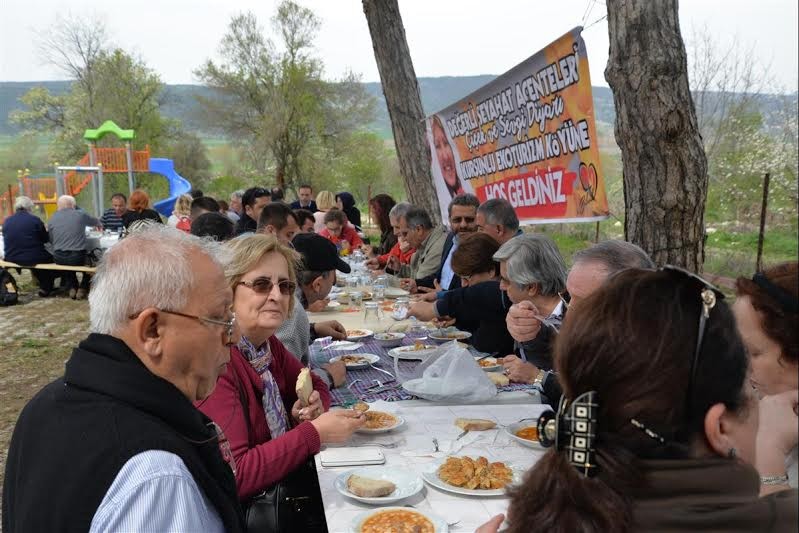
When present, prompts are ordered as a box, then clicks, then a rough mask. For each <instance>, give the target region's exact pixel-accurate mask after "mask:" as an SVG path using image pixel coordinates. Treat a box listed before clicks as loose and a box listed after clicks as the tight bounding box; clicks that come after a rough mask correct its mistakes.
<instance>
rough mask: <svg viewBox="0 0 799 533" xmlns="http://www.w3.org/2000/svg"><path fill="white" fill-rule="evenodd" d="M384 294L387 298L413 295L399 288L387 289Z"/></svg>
mask: <svg viewBox="0 0 799 533" xmlns="http://www.w3.org/2000/svg"><path fill="white" fill-rule="evenodd" d="M383 294H384V295H385V297H386V298H402V297H403V296H409V295H410V294H411V293H409V292H408V291H406V290H405V289H400V288H399V287H386V292H384V293H383Z"/></svg>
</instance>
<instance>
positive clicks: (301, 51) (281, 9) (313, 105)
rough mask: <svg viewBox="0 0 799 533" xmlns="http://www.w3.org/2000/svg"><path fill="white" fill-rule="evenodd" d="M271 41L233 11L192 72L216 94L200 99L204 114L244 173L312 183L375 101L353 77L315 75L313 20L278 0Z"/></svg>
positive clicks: (318, 68) (318, 70)
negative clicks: (208, 56) (215, 49)
mask: <svg viewBox="0 0 799 533" xmlns="http://www.w3.org/2000/svg"><path fill="white" fill-rule="evenodd" d="M272 26H273V29H274V30H275V32H276V34H277V36H278V38H279V47H276V46H275V44H274V43H273V41H272V40H271V39H270V38H269V37H267V36H265V35H264V32H263V29H262V28H261V27H260V26H259V24H258V21H257V20H256V18H255V16H254V15H253V14H252V13H247V14H242V15H238V16H236V17H233V19H232V20H231V22H230V25H229V27H228V32H227V34H226V35H225V36H224V37H223V39H222V42H221V44H220V47H219V53H220V56H221V61H220V62H218V63H217V62H214V61H212V60H208V61H206V62H205V64H204V65H202V66H201V67H200V68H199V69H198V70H197V71H196V74H197V76H198V77H199V78H200V79H201V80H202V81H203V82H204V83H205V84H206V85H208V86H209V87H211V88H213V89H215V90H216V92H217V93H219V95H220V98H217V99H213V100H212V99H203V100H202V103H203V105H204V108H205V113H206V115H205V120H206V122H207V123H208V124H209V125H210V126H214V127H217V128H219V129H221V130H222V131H223V132H224V133H225V134H226V135H227V136H228V137H229V138H231V139H235V141H236V143H237V145H238V147H239V148H241V154H242V157H243V158H244V161H243V163H244V166H245V169H246V171H247V172H249V173H250V174H251V175H253V176H261V177H263V176H265V175H267V176H270V178H269V181H272V178H271V176H274V180H275V181H276V182H277V184H278V185H280V186H282V187H288V188H293V187H296V185H298V184H299V183H300V182H305V181H311V182H314V181H318V180H319V179H321V177H322V176H324V175H325V174H324V172H325V165H323V164H320V162H322V161H327V160H330V159H334V158H335V157H337V156H338V155H339V154H340V153H341V152H342V150H343V149H344V148H343V145H347V144H348V143H349V142H350V139H349V138H350V136H351V135H353V134H354V133H355V132H357V131H358V130H359V128H360V127H362V126H363V125H366V124H368V123H369V122H370V121H371V120H372V117H373V113H374V107H375V102H374V98H372V97H370V96H368V94H367V93H366V92H365V90H364V89H363V87H362V86H361V85H360V83H359V79H358V77H357V76H356V75H354V74H352V73H349V74H347V75H346V76H345V77H344V79H343V80H338V81H333V82H330V81H326V80H324V79H323V78H322V74H323V65H322V62H321V61H320V60H319V59H318V58H317V57H315V56H314V55H313V39H314V37H315V35H316V33H317V31H318V28H319V19H318V18H317V17H316V16H315V15H314V14H313V12H312V11H310V10H309V9H307V8H304V7H301V6H299V5H297V4H295V3H294V2H291V1H288V0H285V1H283V2H282V3H281V4H280V5H279V6H278V9H277V13H276V14H275V16H274V17H273V19H272Z"/></svg>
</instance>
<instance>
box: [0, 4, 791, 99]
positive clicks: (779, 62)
mask: <svg viewBox="0 0 799 533" xmlns="http://www.w3.org/2000/svg"><path fill="white" fill-rule="evenodd" d="M277 3H278V2H277V0H158V1H152V0H126V1H120V0H0V81H32V80H53V79H62V78H63V76H62V74H61V73H59V72H58V71H56V70H54V69H53V68H52V67H49V66H47V65H43V64H42V61H41V58H40V56H39V54H38V51H37V46H36V43H37V36H38V35H39V33H40V32H46V31H47V27H48V26H49V25H52V24H53V22H54V21H55V19H56V15H57V14H59V13H62V14H67V13H72V14H73V15H84V14H91V15H96V16H98V17H99V18H100V19H101V20H103V21H104V22H105V24H106V25H107V28H108V30H109V34H110V35H111V36H112V40H113V43H114V44H115V45H117V46H120V47H122V48H124V49H125V50H128V51H131V52H134V53H135V54H138V55H139V56H140V57H141V58H142V59H143V60H144V61H145V62H146V63H147V65H148V66H149V67H150V68H152V69H154V70H155V71H156V72H158V73H159V74H160V76H161V79H162V80H163V81H164V82H166V83H197V80H196V78H195V77H194V76H193V74H192V71H193V70H194V69H195V68H196V67H197V66H199V65H200V64H201V63H202V62H203V61H204V60H205V59H207V58H209V57H210V58H214V57H216V51H217V47H218V44H219V41H220V39H221V37H222V35H223V34H224V33H225V30H226V27H227V24H228V22H229V21H230V17H231V16H232V15H235V14H237V13H240V12H243V11H252V12H253V13H255V15H256V16H257V17H258V20H259V21H260V22H261V23H262V25H263V26H264V27H265V28H266V29H267V31H269V30H271V27H270V18H271V16H272V15H273V13H274V9H275V5H276V4H277ZM299 3H300V4H302V5H304V6H306V7H309V8H311V9H312V10H313V11H314V12H315V13H316V14H317V15H318V16H319V17H320V19H321V20H322V27H321V30H320V32H319V35H318V39H317V41H316V46H317V52H318V56H319V57H321V59H322V60H323V61H324V64H325V67H326V68H325V72H326V75H327V76H328V77H330V78H335V77H339V76H341V75H342V73H344V72H345V71H346V69H348V68H349V69H352V70H353V71H355V72H359V73H360V74H361V75H362V79H363V80H364V81H378V80H379V75H378V72H377V66H376V64H375V60H374V55H373V53H372V44H371V41H370V38H369V30H368V28H367V25H366V19H365V17H364V14H363V9H362V5H361V2H360V0H299ZM400 9H401V11H402V17H403V22H404V25H405V31H406V34H407V37H408V43H409V46H410V49H411V55H412V56H413V62H414V67H415V69H416V74H417V76H450V75H455V76H457V75H475V74H500V73H502V72H504V71H506V70H508V69H509V68H511V67H513V66H514V65H516V64H517V63H519V62H521V61H522V60H524V59H525V58H527V57H529V56H530V55H532V54H533V53H535V52H536V51H538V50H539V49H541V48H542V47H543V46H545V45H546V44H547V43H549V42H551V41H552V40H554V39H555V38H557V37H559V36H560V35H562V34H563V33H565V32H566V31H568V30H569V29H571V28H572V27H574V26H578V25H583V26H588V25H589V24H591V23H593V22H595V21H596V20H598V19H600V18H601V17H602V16H603V15H605V5H604V1H603V0H557V1H555V2H553V1H550V0H525V1H522V0H488V1H486V0H400ZM798 18H799V17H798V15H797V1H796V0H757V1H753V0H683V1H682V2H680V24H681V29H682V33H683V38H684V39H686V40H689V39H690V36H691V32H692V29H701V28H703V27H707V30H708V31H709V32H710V34H711V35H713V36H714V38H715V39H716V40H717V41H718V42H719V44H720V47H721V48H722V49H726V48H728V47H730V45H731V43H732V42H733V41H737V42H738V43H739V44H740V45H741V46H742V47H744V48H747V49H749V48H751V49H752V50H753V52H754V54H755V56H756V57H757V59H758V60H759V61H763V62H765V63H767V64H769V65H770V68H771V72H772V74H773V76H774V79H775V81H776V85H777V87H776V88H778V89H782V90H784V91H789V92H793V91H796V90H797V77H798V75H797V71H798V70H799V65H798V63H797V19H798ZM607 31H608V30H607V23H606V21H604V20H602V21H600V22H598V23H596V24H594V25H593V26H591V27H589V28H587V29H586V30H585V32H584V39H585V42H586V46H587V49H588V58H589V63H590V64H591V80H592V83H593V84H594V85H604V86H607V82H606V81H605V79H604V76H603V70H604V67H605V63H606V61H607V52H608V36H607Z"/></svg>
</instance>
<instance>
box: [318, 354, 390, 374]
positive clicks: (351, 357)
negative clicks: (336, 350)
mask: <svg viewBox="0 0 799 533" xmlns="http://www.w3.org/2000/svg"><path fill="white" fill-rule="evenodd" d="M337 361H342V362H344V365H345V366H346V367H347V370H357V369H359V368H368V367H369V365H371V364H374V363H376V362H378V361H380V358H379V357H378V356H376V355H375V354H373V353H348V354H347V355H337V356H335V357H331V358H330V362H331V363H335V362H337Z"/></svg>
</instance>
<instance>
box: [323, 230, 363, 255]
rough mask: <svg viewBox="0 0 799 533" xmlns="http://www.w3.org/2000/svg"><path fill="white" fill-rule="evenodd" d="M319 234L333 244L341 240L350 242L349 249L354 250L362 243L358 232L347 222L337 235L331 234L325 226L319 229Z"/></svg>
mask: <svg viewBox="0 0 799 533" xmlns="http://www.w3.org/2000/svg"><path fill="white" fill-rule="evenodd" d="M319 235H321V236H322V237H324V238H325V239H327V240H329V241H330V242H332V243H333V244H338V243H340V242H341V241H347V242H349V243H350V250H355V249H356V248H358V247H359V246H361V245H362V244H363V240H362V239H361V237H360V236H358V232H357V231H355V227H354V226H351V225H349V224H347V225H346V226H344V227H343V228H342V230H341V235H340V236H339V237H335V236H333V235H331V234H330V232H329V231H328V229H327V228H325V229H323V230H322V231H320V232H319Z"/></svg>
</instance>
